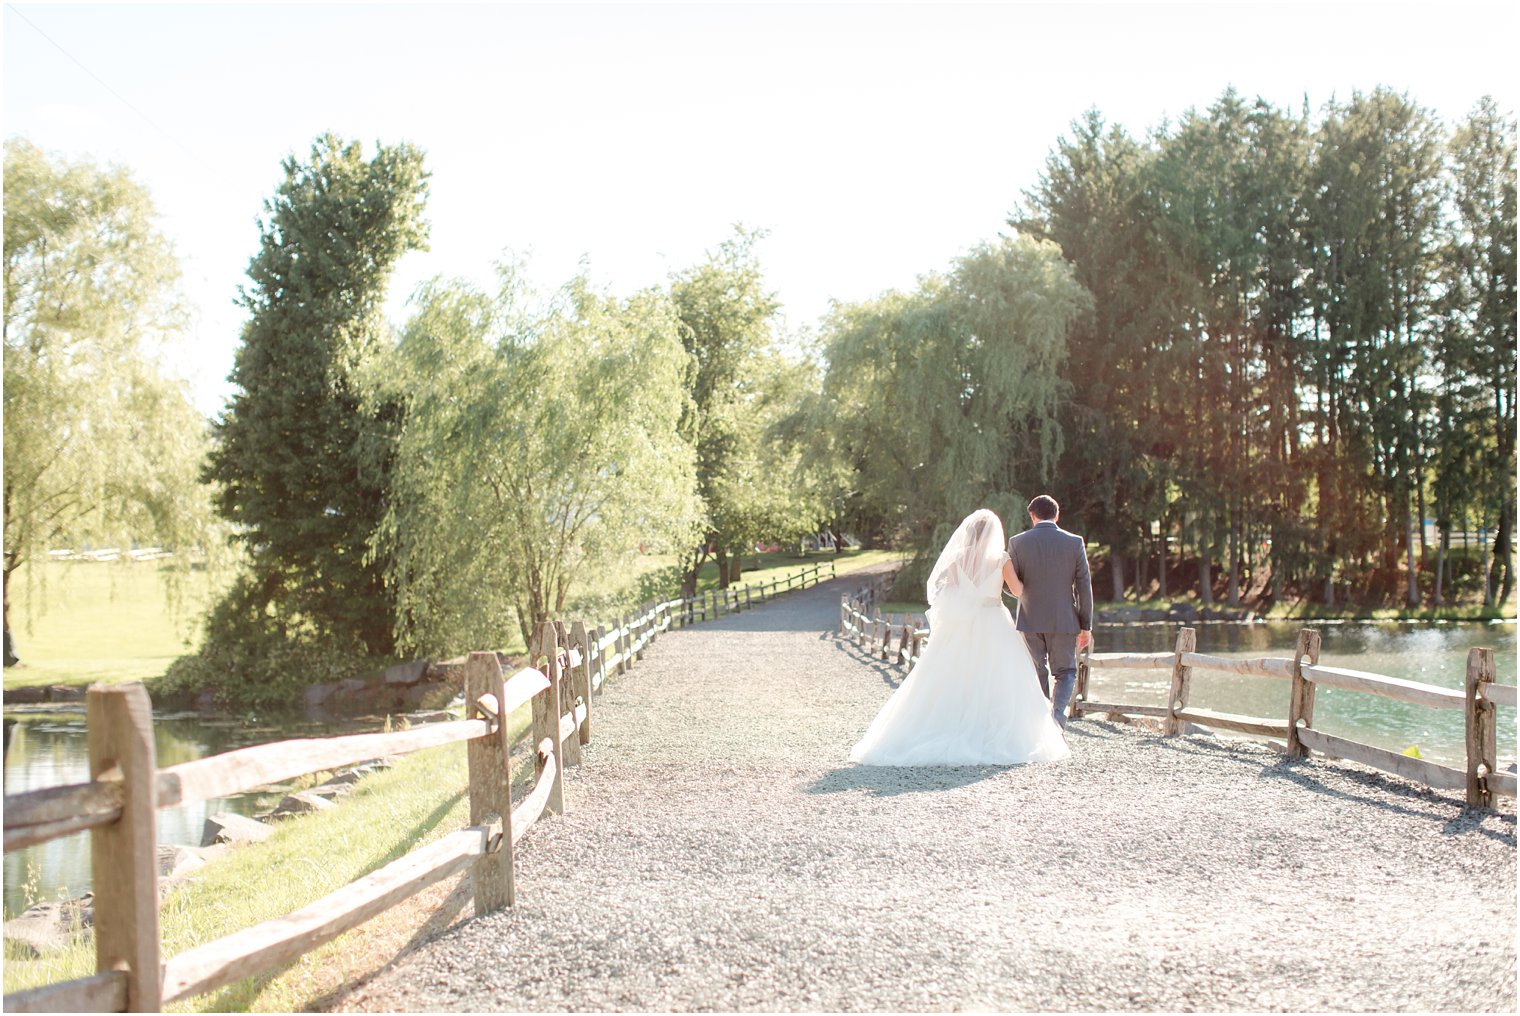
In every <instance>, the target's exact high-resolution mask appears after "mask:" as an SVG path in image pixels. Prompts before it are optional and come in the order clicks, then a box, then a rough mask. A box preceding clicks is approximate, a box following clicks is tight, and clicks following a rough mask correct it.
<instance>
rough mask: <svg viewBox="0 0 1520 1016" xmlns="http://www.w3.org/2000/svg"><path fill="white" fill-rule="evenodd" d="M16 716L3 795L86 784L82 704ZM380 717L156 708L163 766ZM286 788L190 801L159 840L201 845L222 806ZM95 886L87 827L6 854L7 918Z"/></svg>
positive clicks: (256, 809)
mask: <svg viewBox="0 0 1520 1016" xmlns="http://www.w3.org/2000/svg"><path fill="white" fill-rule="evenodd" d="M5 718H6V719H7V720H15V721H16V725H15V726H14V727H13V728H12V730H11V742H10V748H9V750H8V751H7V752H6V756H5V793H6V794H7V795H10V794H19V793H22V792H23V791H27V790H35V789H40V788H43V787H56V786H61V785H64V784H69V783H83V782H85V781H87V780H88V779H89V778H90V765H89V748H88V743H87V741H86V737H85V719H84V711H83V708H82V707H76V708H73V709H47V710H45V711H27V712H21V711H7V712H6V714H5ZM379 723H380V721H379V720H377V719H374V718H367V719H359V720H354V721H352V722H347V723H343V724H335V723H314V722H311V721H307V720H303V719H293V718H289V719H287V718H280V717H273V716H263V717H252V716H250V717H241V718H238V717H207V716H202V715H200V714H198V713H171V714H162V713H160V714H155V715H154V721H153V735H154V746H155V748H156V750H157V752H158V765H159V767H160V768H162V767H166V766H172V765H178V764H179V763H181V762H190V761H193V760H194V759H198V758H205V757H206V756H207V755H215V754H218V753H220V752H224V751H231V750H232V749H234V748H242V747H246V746H248V745H251V744H263V743H266V742H269V741H278V740H282V739H284V738H290V737H319V736H327V735H331V734H335V733H341V732H348V731H353V730H376V729H378V727H379ZM282 796H283V794H282V792H280V791H265V792H257V793H249V794H239V795H236V796H233V797H226V798H217V799H215V800H210V801H192V802H190V803H188V804H184V805H181V806H179V807H176V808H164V809H162V810H160V811H159V813H158V842H159V843H187V844H191V845H197V844H199V843H200V841H201V833H202V831H203V829H204V827H205V823H206V819H207V817H209V816H210V815H213V814H215V813H216V812H219V811H233V812H237V813H238V814H240V815H253V814H261V813H263V812H265V811H268V810H270V809H271V808H273V807H274V806H275V805H276V804H278V803H279V799H280V797H282ZM89 889H90V840H89V833H88V832H81V833H75V834H74V835H72V836H64V837H61V838H59V839H56V840H50V841H49V842H47V843H40V844H38V845H36V846H33V847H27V848H26V849H24V850H17V851H12V852H11V853H8V854H6V855H5V916H6V917H7V918H9V917H12V916H14V915H16V914H18V913H20V912H21V911H22V910H24V909H26V906H27V902H28V900H29V899H30V900H31V901H36V900H50V899H60V898H69V897H74V896H79V895H81V894H82V893H85V892H88V891H89Z"/></svg>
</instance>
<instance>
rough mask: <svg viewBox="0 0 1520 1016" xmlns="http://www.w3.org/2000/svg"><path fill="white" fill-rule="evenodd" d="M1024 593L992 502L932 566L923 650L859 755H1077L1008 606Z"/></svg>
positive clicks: (985, 759) (871, 761)
mask: <svg viewBox="0 0 1520 1016" xmlns="http://www.w3.org/2000/svg"><path fill="white" fill-rule="evenodd" d="M1005 582H1006V583H1007V584H1008V587H1009V588H1010V589H1011V590H1012V591H1013V594H1014V595H1015V596H1017V595H1019V594H1020V593H1022V592H1023V586H1022V584H1021V583H1020V582H1019V578H1018V576H1017V575H1015V574H1014V571H1013V565H1012V563H1011V562H1010V561H1009V560H1008V551H1007V545H1006V544H1005V542H1004V540H1003V523H1002V522H1001V521H1000V520H999V519H998V517H997V516H996V515H994V514H993V513H992V512H990V511H988V510H987V509H985V508H981V509H978V510H977V511H975V512H972V513H971V514H970V515H969V516H967V517H966V519H965V520H964V521H963V522H961V524H960V526H959V528H957V529H956V531H955V535H953V536H952V537H950V542H949V543H947V544H945V549H944V550H943V551H942V552H941V553H940V555H939V560H938V561H937V562H936V563H935V565H934V570H933V571H932V572H931V573H930V574H929V626H930V628H931V630H932V633H933V634H932V635H931V637H930V639H929V642H928V644H927V645H926V646H925V647H924V653H923V656H922V657H920V658H919V661H918V663H917V664H916V665H914V667H913V670H912V672H911V673H909V674H908V676H907V677H906V678H905V679H904V680H903V683H902V685H901V686H900V687H899V688H898V689H897V691H896V692H894V693H893V694H892V697H891V698H890V699H888V700H887V704H886V705H884V706H882V708H881V712H879V713H877V714H876V719H875V720H873V721H872V722H871V726H870V728H869V729H867V730H866V733H865V736H864V737H862V738H861V739H860V743H859V744H857V745H855V748H854V749H853V750H852V751H851V752H850V760H851V761H852V762H859V763H862V764H864V765H873V766H963V765H1012V764H1015V763H1019V762H1053V761H1055V760H1057V759H1063V758H1066V757H1067V756H1069V755H1070V754H1071V751H1070V749H1068V748H1067V747H1066V740H1065V738H1063V737H1062V736H1061V728H1060V727H1058V726H1057V725H1056V721H1055V720H1054V719H1052V718H1051V715H1050V703H1049V702H1047V701H1046V699H1045V696H1044V694H1043V693H1041V691H1040V685H1039V679H1038V678H1037V677H1036V675H1035V669H1034V662H1033V661H1032V660H1031V659H1030V657H1029V650H1028V649H1027V648H1026V647H1025V645H1024V639H1023V637H1022V636H1021V635H1020V634H1019V632H1018V631H1017V630H1016V629H1015V628H1014V626H1013V619H1012V618H1011V617H1009V616H1008V610H1007V609H1006V608H1005V607H1004V606H1003V600H1002V588H1003V584H1004V583H1005Z"/></svg>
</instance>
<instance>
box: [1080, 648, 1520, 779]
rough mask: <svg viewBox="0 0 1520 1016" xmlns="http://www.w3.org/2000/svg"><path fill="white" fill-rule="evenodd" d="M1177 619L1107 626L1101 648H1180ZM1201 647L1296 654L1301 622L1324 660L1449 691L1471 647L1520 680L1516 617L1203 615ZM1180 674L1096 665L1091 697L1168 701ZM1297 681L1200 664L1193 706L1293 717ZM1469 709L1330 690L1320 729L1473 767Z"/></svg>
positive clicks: (1504, 737) (1509, 756)
mask: <svg viewBox="0 0 1520 1016" xmlns="http://www.w3.org/2000/svg"><path fill="white" fill-rule="evenodd" d="M1179 627H1181V625H1176V624H1128V625H1125V624H1112V625H1102V626H1101V627H1100V628H1099V629H1098V630H1097V632H1096V633H1095V635H1094V639H1095V642H1096V644H1095V645H1094V650H1095V651H1096V652H1102V653H1118V652H1130V653H1159V652H1169V651H1171V650H1172V649H1174V648H1175V646H1176V639H1177V629H1178V628H1179ZM1189 627H1192V628H1194V629H1196V630H1197V632H1198V650H1197V651H1198V652H1200V653H1207V654H1209V655H1211V656H1236V657H1261V656H1279V657H1291V656H1292V655H1293V647H1294V644H1295V642H1296V640H1297V637H1298V632H1299V629H1300V628H1304V627H1310V628H1313V629H1315V630H1316V631H1318V632H1319V633H1320V636H1321V644H1320V662H1321V663H1323V664H1326V665H1329V666H1333V667H1344V668H1347V669H1351V670H1364V671H1369V672H1371V673H1374V674H1384V675H1386V676H1388V677H1398V678H1403V679H1404V680H1408V681H1419V682H1421V683H1423V684H1433V685H1437V686H1439V687H1442V688H1456V689H1461V688H1463V687H1464V685H1465V682H1466V679H1467V652H1468V650H1469V649H1472V648H1475V647H1481V648H1486V649H1492V650H1494V656H1495V663H1496V664H1497V669H1498V680H1499V682H1500V683H1502V684H1514V683H1515V624H1514V622H1500V623H1477V622H1447V623H1443V622H1411V621H1387V622H1367V621H1355V622H1325V621H1319V622H1313V623H1307V624H1304V623H1297V622H1280V621H1270V622H1252V623H1236V622H1226V621H1203V622H1199V623H1197V624H1193V625H1190V626H1189ZM1170 680H1171V674H1170V672H1169V671H1160V670H1118V669H1114V670H1103V669H1101V668H1095V669H1094V670H1093V674H1092V678H1091V680H1090V681H1089V684H1088V692H1087V694H1088V698H1090V699H1092V700H1093V701H1097V702H1112V703H1119V704H1124V705H1156V706H1164V705H1165V704H1166V696H1167V691H1168V688H1169V687H1170ZM1289 687H1290V682H1288V681H1286V680H1283V679H1280V678H1270V677H1246V676H1241V675H1236V674H1219V673H1212V672H1209V671H1201V670H1194V671H1193V678H1192V690H1191V693H1190V695H1189V699H1188V702H1189V704H1190V705H1192V706H1195V707H1197V708H1201V709H1212V710H1214V711H1216V712H1225V713H1239V714H1243V715H1247V716H1260V717H1267V718H1272V719H1277V720H1279V721H1282V722H1286V721H1287V716H1288V692H1289ZM1464 722H1465V721H1464V719H1463V714H1462V710H1460V709H1431V708H1428V707H1426V706H1417V705H1410V704H1408V703H1405V702H1396V701H1394V700H1393V699H1388V698H1383V697H1382V696H1380V695H1369V694H1366V693H1362V692H1352V691H1343V690H1341V689H1338V688H1320V689H1318V690H1317V691H1316V693H1315V699H1314V726H1315V727H1317V728H1319V729H1321V730H1323V731H1325V732H1326V733H1327V734H1335V735H1339V736H1341V737H1348V738H1351V739H1353V740H1356V741H1361V742H1363V743H1365V744H1373V745H1377V746H1378V747H1381V748H1391V749H1393V750H1394V751H1404V750H1406V749H1408V748H1411V747H1413V748H1417V749H1418V750H1419V752H1420V754H1421V755H1422V756H1423V757H1425V758H1427V759H1430V760H1431V761H1434V762H1440V763H1442V764H1445V765H1456V766H1462V765H1465V762H1464V758H1465V751H1466V732H1465V727H1464ZM1515 730H1516V726H1515V710H1513V709H1506V708H1501V709H1500V710H1499V738H1498V740H1499V759H1500V764H1501V766H1503V765H1507V764H1508V763H1510V762H1513V761H1514V760H1515Z"/></svg>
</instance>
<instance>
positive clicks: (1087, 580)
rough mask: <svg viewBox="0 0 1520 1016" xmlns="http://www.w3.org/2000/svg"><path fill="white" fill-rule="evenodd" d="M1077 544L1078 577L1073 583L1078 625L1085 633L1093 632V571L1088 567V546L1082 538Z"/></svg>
mask: <svg viewBox="0 0 1520 1016" xmlns="http://www.w3.org/2000/svg"><path fill="white" fill-rule="evenodd" d="M1077 543H1078V548H1077V577H1076V580H1075V582H1074V583H1073V586H1074V592H1075V593H1076V594H1077V624H1078V625H1080V626H1081V628H1082V630H1083V631H1092V620H1093V598H1092V571H1091V570H1090V569H1089V568H1088V566H1087V544H1086V543H1085V542H1084V541H1083V540H1082V538H1081V537H1080V536H1079V537H1077Z"/></svg>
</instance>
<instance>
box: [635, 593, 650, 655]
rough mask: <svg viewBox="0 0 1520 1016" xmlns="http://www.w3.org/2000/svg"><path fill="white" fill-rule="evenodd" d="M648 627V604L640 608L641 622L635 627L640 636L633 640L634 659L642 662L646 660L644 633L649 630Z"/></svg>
mask: <svg viewBox="0 0 1520 1016" xmlns="http://www.w3.org/2000/svg"><path fill="white" fill-rule="evenodd" d="M648 626H649V607H648V605H647V604H646V605H645V606H642V607H640V608H639V620H638V623H637V624H635V625H634V627H635V628H637V629H638V636H637V637H636V638H635V639H634V640H633V644H634V647H635V648H634V650H633V658H634V659H635V660H642V659H643V658H644V633H645V632H646V631H648V630H649V628H648Z"/></svg>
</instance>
